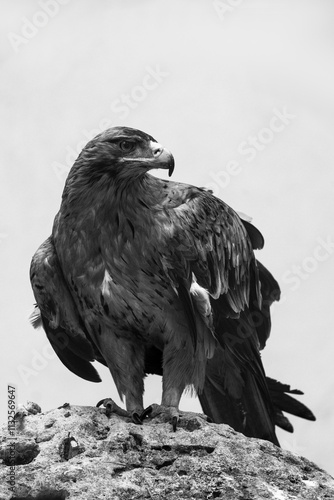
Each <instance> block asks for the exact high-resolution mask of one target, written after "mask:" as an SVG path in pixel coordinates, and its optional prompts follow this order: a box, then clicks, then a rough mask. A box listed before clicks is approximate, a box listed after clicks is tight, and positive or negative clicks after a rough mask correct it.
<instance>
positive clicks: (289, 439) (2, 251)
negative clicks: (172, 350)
mask: <svg viewBox="0 0 334 500" xmlns="http://www.w3.org/2000/svg"><path fill="white" fill-rule="evenodd" d="M1 7H2V10H3V12H2V15H1V17H0V30H1V44H0V68H1V69H0V71H1V78H0V105H1V113H0V116H1V118H0V133H1V143H2V144H1V148H0V160H1V174H0V175H1V178H0V209H1V210H0V215H1V217H0V258H1V262H2V266H1V269H0V283H1V290H0V304H1V310H0V315H1V330H2V332H1V337H0V343H1V346H0V352H1V363H0V377H1V394H0V409H1V413H0V421H1V422H5V421H6V418H7V397H6V393H7V385H8V384H9V385H13V386H15V387H16V394H17V403H18V404H24V403H25V402H26V401H27V400H29V401H34V402H36V403H38V404H39V405H40V406H41V407H42V410H43V411H47V410H49V409H52V408H55V407H57V406H60V405H61V404H63V403H65V402H69V403H71V404H77V405H95V404H96V402H97V401H99V400H100V399H102V398H104V397H109V396H110V397H112V398H114V399H115V401H116V402H118V403H120V401H119V398H118V395H117V391H116V389H115V386H114V384H113V381H112V379H111V376H110V374H109V372H108V370H107V369H106V368H105V367H103V366H102V365H98V364H97V365H98V366H96V367H97V369H98V371H99V373H100V375H101V377H102V379H103V381H102V383H100V384H93V383H90V382H87V381H84V380H82V379H80V378H78V377H76V376H75V375H73V374H72V373H71V372H69V371H68V370H67V369H66V368H65V367H64V366H63V365H62V364H61V362H60V361H59V360H58V358H57V357H56V356H55V354H53V352H52V349H51V347H50V346H49V344H48V341H47V339H46V336H45V334H44V333H43V331H42V330H38V331H36V330H34V329H33V328H32V327H31V326H30V324H29V321H28V317H29V314H30V312H31V310H32V306H33V303H34V297H33V294H32V291H31V288H30V283H29V266H30V261H31V257H32V255H33V254H34V252H35V251H36V249H37V247H38V246H39V245H40V244H41V243H42V242H43V241H44V240H45V239H46V238H47V237H48V236H49V234H50V232H51V228H52V223H53V218H54V216H55V215H56V213H57V211H58V209H59V205H60V200H61V194H62V190H63V187H64V182H65V178H66V175H67V173H68V171H69V169H70V167H71V165H72V163H73V162H74V160H75V158H76V156H77V155H78V153H79V152H80V150H81V149H82V147H83V146H84V145H85V143H86V142H87V141H88V140H89V139H90V138H91V137H92V136H94V135H96V134H97V133H99V132H100V131H101V130H104V129H105V128H108V127H110V126H115V125H126V126H130V127H135V128H139V129H141V130H143V131H145V132H147V133H149V134H150V135H152V136H153V137H155V138H156V139H157V140H158V141H159V142H160V143H162V144H163V145H164V146H165V147H167V148H168V149H169V150H171V151H172V153H173V155H174V157H175V161H176V167H175V171H174V174H173V179H174V180H177V181H181V182H186V183H189V184H194V185H197V186H206V187H210V188H211V189H213V190H214V192H215V194H216V195H217V196H218V197H220V198H222V199H223V200H224V201H225V202H226V203H228V204H229V205H230V206H232V207H233V208H234V209H235V210H239V211H241V212H244V213H246V214H247V215H249V216H251V217H252V218H253V223H254V224H255V225H256V226H257V227H258V228H259V229H260V230H261V232H262V233H263V235H264V237H265V241H266V244H265V248H264V249H263V250H261V251H259V252H258V253H257V257H258V258H259V260H261V261H262V262H263V263H264V264H265V265H266V266H267V267H268V268H269V269H270V270H271V272H272V273H273V274H274V276H275V277H276V279H277V280H278V281H279V283H280V286H281V289H282V300H281V301H280V303H278V304H275V307H274V309H273V313H272V320H273V327H272V332H271V337H270V339H269V341H268V343H267V347H266V348H265V350H264V351H263V354H262V358H263V362H264V366H265V369H266V372H267V374H268V375H270V376H271V377H273V378H276V379H278V380H280V381H282V382H285V383H289V384H291V386H292V387H293V388H298V389H301V390H303V391H304V393H305V395H304V396H303V397H301V401H303V402H304V403H305V404H307V406H309V407H310V408H311V409H312V410H313V412H314V413H315V415H316V417H317V421H316V422H308V421H302V420H301V419H297V418H293V417H292V418H291V421H292V423H293V425H294V427H295V432H294V434H288V433H286V432H283V431H282V432H281V431H279V432H278V437H279V440H280V442H281V445H282V447H283V448H285V449H288V450H291V451H293V452H295V453H297V454H301V455H303V456H305V457H307V458H308V459H310V460H312V461H314V462H316V463H317V464H318V465H319V466H321V467H323V468H324V469H325V470H327V471H328V472H329V473H331V474H334V453H333V445H334V443H333V436H334V402H333V393H334V371H333V352H334V332H333V326H332V325H333V323H334V307H333V298H334V297H333V281H334V280H333V278H334V227H333V214H334V196H333V190H334V170H333V168H334V167H333V160H334V153H333V137H334V122H333V114H334V113H333V111H334V109H333V108H334V94H333V88H334V69H333V68H334V66H333V56H334V33H333V29H332V27H333V21H334V19H333V18H334V5H333V2H331V1H330V0H289V1H287V0H281V1H275V0H243V1H242V0H224V1H222V0H221V1H210V0H198V1H194V0H192V1H191V0H183V1H182V2H180V1H177V0H168V1H167V0H155V1H154V0H141V1H138V0H125V1H124V0H123V1H121V0H114V1H112V0H109V1H108V0H100V1H99V2H93V1H92V0H80V1H78V0H39V1H32V0H24V1H23V0H16V1H15V2H11V1H9V0H2V1H1ZM156 175H158V176H160V177H164V176H165V172H162V171H158V172H157V174H156ZM160 397H161V380H160V379H159V378H158V377H148V378H147V379H146V392H145V403H146V404H150V403H152V402H160ZM181 409H188V410H194V411H198V410H199V409H200V406H199V403H198V401H197V400H196V399H193V398H190V397H184V398H183V399H182V401H181Z"/></svg>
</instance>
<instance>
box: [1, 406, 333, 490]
mask: <svg viewBox="0 0 334 500" xmlns="http://www.w3.org/2000/svg"><path fill="white" fill-rule="evenodd" d="M51 424H52V425H51ZM15 437H16V439H15V440H13V439H12V438H13V436H12V437H11V436H10V434H9V433H8V431H7V429H6V427H5V426H3V427H2V429H1V431H0V450H1V451H0V456H1V458H2V461H3V463H2V465H1V466H0V500H7V499H16V500H19V499H22V500H23V499H26V500H48V499H49V500H62V499H66V498H75V499H78V500H86V499H87V500H88V499H89V500H91V499H94V500H95V499H105V500H109V499H115V500H118V499H122V500H126V499H145V498H146V499H156V500H158V499H173V500H174V499H176V500H178V499H179V500H183V499H213V498H222V499H225V500H251V499H256V500H258V499H260V500H261V499H268V500H270V499H278V500H291V499H303V500H308V499H313V500H322V499H328V500H329V499H333V498H334V480H333V478H332V477H331V476H329V475H328V474H327V473H326V472H325V471H323V470H321V469H320V468H319V467H317V466H316V465H315V464H314V463H312V462H310V461H308V460H307V459H306V458H303V457H299V456H297V455H294V454H293V453H291V452H288V451H285V450H282V449H280V448H277V447H276V446H274V445H273V444H271V443H268V442H266V441H262V440H259V439H253V438H246V437H245V436H243V435H242V434H239V433H237V432H235V431H234V430H233V429H231V428H230V427H228V426H227V425H222V424H221V425H217V424H210V423H207V422H206V421H204V420H203V419H201V418H199V417H198V416H196V415H195V414H193V415H191V414H190V416H189V414H188V416H187V419H186V420H185V421H182V420H181V422H180V426H179V427H178V429H177V431H176V432H173V431H172V427H171V425H170V424H166V423H161V422H159V421H158V420H157V419H153V420H147V421H145V422H144V424H143V425H141V426H140V425H135V424H133V423H131V422H129V421H128V420H127V419H126V418H123V417H119V416H116V415H114V414H112V415H111V417H110V418H107V417H106V415H105V410H104V409H102V408H94V407H81V406H69V405H67V406H64V407H61V408H58V409H55V410H52V411H49V412H46V413H45V414H43V413H36V414H32V413H31V412H29V414H28V415H26V416H25V417H24V419H23V421H22V422H21V426H20V427H19V429H17V430H16V433H15ZM13 442H14V443H15V448H16V452H17V454H16V455H15V460H14V462H11V459H10V458H8V457H10V455H8V447H9V446H11V448H10V449H12V448H13V445H12V443H13ZM18 457H19V459H18ZM15 463H16V465H15V466H13V464H15ZM8 481H10V482H9V483H8ZM11 485H12V489H10V487H11ZM14 485H15V493H14Z"/></svg>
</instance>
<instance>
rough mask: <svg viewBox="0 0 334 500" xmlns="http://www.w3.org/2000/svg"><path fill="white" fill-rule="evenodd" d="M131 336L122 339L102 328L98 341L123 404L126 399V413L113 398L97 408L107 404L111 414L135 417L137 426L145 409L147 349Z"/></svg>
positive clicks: (106, 399) (133, 419)
mask: <svg viewBox="0 0 334 500" xmlns="http://www.w3.org/2000/svg"><path fill="white" fill-rule="evenodd" d="M131 335H132V337H133V334H131ZM129 337H130V334H128V335H127V334H126V333H125V334H124V337H122V338H120V337H118V336H117V335H114V334H113V333H112V332H110V330H109V329H107V328H102V329H101V335H100V336H99V338H98V339H97V342H98V345H99V349H100V350H101V351H102V352H103V357H104V359H105V361H106V364H107V366H108V368H109V370H110V373H111V375H112V377H113V379H114V381H115V385H116V387H117V390H118V394H119V397H120V399H121V400H122V401H123V398H124V397H125V405H126V410H123V409H122V408H120V407H119V406H118V405H117V404H116V403H115V402H114V401H113V400H112V399H111V398H105V399H103V400H101V401H99V403H98V404H97V406H101V405H102V404H103V405H104V406H105V407H106V408H107V414H109V415H110V413H116V414H118V415H121V416H125V417H129V418H131V419H132V421H133V422H134V423H135V424H141V420H142V418H141V415H142V413H143V410H144V406H143V393H144V377H145V371H144V368H145V360H144V358H145V350H144V346H143V345H141V344H140V343H139V342H136V341H135V340H130V338H131V337H130V338H129Z"/></svg>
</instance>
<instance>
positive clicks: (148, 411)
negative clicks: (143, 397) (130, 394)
mask: <svg viewBox="0 0 334 500" xmlns="http://www.w3.org/2000/svg"><path fill="white" fill-rule="evenodd" d="M152 412H153V407H152V405H150V406H148V407H147V408H145V410H143V411H142V414H141V415H140V419H141V421H143V420H145V419H146V418H148V417H150V416H151V413H152Z"/></svg>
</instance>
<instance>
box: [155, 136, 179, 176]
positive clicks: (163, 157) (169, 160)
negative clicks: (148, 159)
mask: <svg viewBox="0 0 334 500" xmlns="http://www.w3.org/2000/svg"><path fill="white" fill-rule="evenodd" d="M150 146H151V151H152V154H153V157H154V164H155V165H156V168H165V169H167V170H168V175H169V177H170V176H171V175H172V173H173V172H174V165H175V162H174V157H173V155H172V153H171V152H170V151H168V149H165V148H164V147H163V146H161V144H159V143H158V142H153V141H151V143H150Z"/></svg>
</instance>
